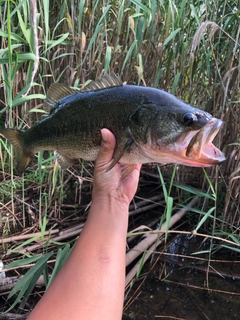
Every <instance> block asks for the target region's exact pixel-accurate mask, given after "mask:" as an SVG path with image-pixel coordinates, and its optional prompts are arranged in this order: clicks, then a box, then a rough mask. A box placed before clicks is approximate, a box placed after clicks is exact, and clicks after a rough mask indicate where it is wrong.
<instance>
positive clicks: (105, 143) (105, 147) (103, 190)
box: [92, 129, 141, 207]
mask: <svg viewBox="0 0 240 320" xmlns="http://www.w3.org/2000/svg"><path fill="white" fill-rule="evenodd" d="M101 133H102V144H101V149H100V152H99V155H98V157H97V160H96V162H95V170H94V178H93V193H92V198H93V200H94V199H95V198H96V197H98V199H99V198H102V199H104V201H105V200H106V201H108V200H109V198H113V199H116V200H117V201H119V202H120V203H121V204H126V205H127V207H128V206H129V204H130V202H131V200H132V198H133V196H134V194H135V193H136V190H137V186H138V181H139V173H140V169H141V165H140V164H139V165H136V166H135V168H134V169H133V171H132V172H131V173H130V175H129V176H127V177H126V178H125V179H122V173H123V171H124V170H125V169H126V167H128V166H130V165H121V164H119V163H117V164H116V165H115V166H114V167H113V168H112V169H111V170H109V171H107V169H108V167H109V165H110V163H111V162H112V161H113V158H112V156H113V152H114V148H115V145H116V140H115V137H114V135H113V134H112V133H111V132H110V131H109V130H108V129H102V130H101Z"/></svg>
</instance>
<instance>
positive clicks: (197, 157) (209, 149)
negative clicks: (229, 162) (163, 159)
mask: <svg viewBox="0 0 240 320" xmlns="http://www.w3.org/2000/svg"><path fill="white" fill-rule="evenodd" d="M222 125H223V122H222V121H221V120H219V119H216V118H212V119H211V121H209V122H208V123H207V124H206V125H205V126H204V127H203V128H201V129H200V130H199V131H197V133H196V134H194V136H192V134H190V137H189V138H190V139H191V140H190V142H189V144H188V146H187V148H186V158H187V159H188V160H189V161H190V162H192V161H193V162H196V165H197V166H199V165H201V166H204V167H207V166H212V165H217V164H220V163H222V162H223V161H224V160H225V156H224V154H223V153H222V152H221V151H220V150H219V149H218V148H217V147H215V146H214V144H213V143H212V141H213V139H214V138H215V136H216V135H217V133H218V132H219V130H220V128H221V127H222ZM189 164H190V163H189ZM191 165H194V163H191Z"/></svg>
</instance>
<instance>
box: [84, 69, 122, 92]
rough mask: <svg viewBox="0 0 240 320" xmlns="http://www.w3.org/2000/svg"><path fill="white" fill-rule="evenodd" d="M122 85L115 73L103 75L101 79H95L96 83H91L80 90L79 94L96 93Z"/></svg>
mask: <svg viewBox="0 0 240 320" xmlns="http://www.w3.org/2000/svg"><path fill="white" fill-rule="evenodd" d="M122 84H123V83H122V80H121V79H120V77H119V76H117V75H116V74H115V73H111V74H104V75H103V76H102V77H101V78H99V79H97V80H96V81H91V82H90V83H89V84H87V85H86V86H85V87H84V88H83V89H81V90H80V92H86V91H97V90H101V89H106V88H110V87H118V86H122Z"/></svg>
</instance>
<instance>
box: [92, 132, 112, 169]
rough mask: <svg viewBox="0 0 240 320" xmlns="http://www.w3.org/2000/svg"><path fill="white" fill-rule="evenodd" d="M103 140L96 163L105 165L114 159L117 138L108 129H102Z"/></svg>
mask: <svg viewBox="0 0 240 320" xmlns="http://www.w3.org/2000/svg"><path fill="white" fill-rule="evenodd" d="M101 134H102V142H101V148H100V151H99V154H98V157H97V160H96V164H97V165H100V166H104V165H106V164H108V163H109V162H110V161H111V160H112V156H113V152H114V148H115V145H116V140H115V137H114V135H113V134H112V132H111V131H109V130H108V129H102V130H101Z"/></svg>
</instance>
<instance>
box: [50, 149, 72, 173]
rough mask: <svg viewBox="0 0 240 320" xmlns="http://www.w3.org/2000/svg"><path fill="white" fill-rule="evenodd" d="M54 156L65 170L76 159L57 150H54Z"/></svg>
mask: <svg viewBox="0 0 240 320" xmlns="http://www.w3.org/2000/svg"><path fill="white" fill-rule="evenodd" d="M54 156H55V158H56V159H57V162H58V164H59V166H60V167H61V169H63V170H65V169H67V168H69V167H71V166H72V165H73V162H74V161H73V160H72V159H70V158H68V157H67V156H65V155H63V154H61V153H59V152H57V151H54Z"/></svg>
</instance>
